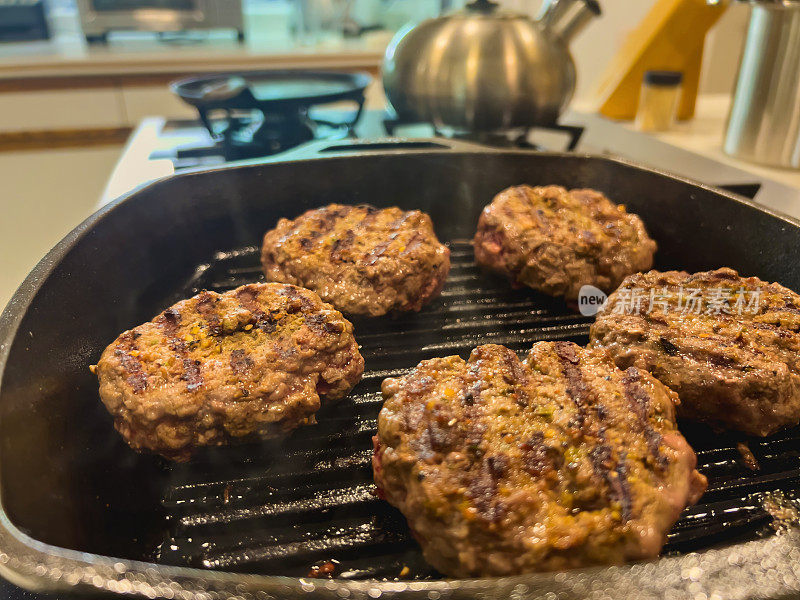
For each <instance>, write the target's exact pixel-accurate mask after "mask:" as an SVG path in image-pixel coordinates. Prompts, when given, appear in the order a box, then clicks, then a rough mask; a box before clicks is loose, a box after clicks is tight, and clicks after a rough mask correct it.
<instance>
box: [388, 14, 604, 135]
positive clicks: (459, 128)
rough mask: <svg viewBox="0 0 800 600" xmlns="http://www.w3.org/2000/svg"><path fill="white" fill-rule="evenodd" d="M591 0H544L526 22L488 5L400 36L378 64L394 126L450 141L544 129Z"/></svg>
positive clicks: (563, 88) (566, 90)
mask: <svg viewBox="0 0 800 600" xmlns="http://www.w3.org/2000/svg"><path fill="white" fill-rule="evenodd" d="M599 14H600V5H599V4H598V2H597V1H596V0H547V1H546V2H545V3H544V5H543V7H542V11H541V12H540V14H539V16H538V17H537V18H536V19H535V20H534V19H531V18H530V17H528V16H526V15H522V14H516V13H511V12H508V11H505V10H503V9H501V8H499V7H498V5H497V4H496V3H494V2H492V1H491V0H474V1H473V2H472V3H471V4H468V5H467V6H466V7H465V8H464V10H462V11H458V12H455V13H453V14H450V15H446V16H443V17H438V18H435V19H428V20H426V21H423V22H421V23H419V24H418V25H415V26H407V27H405V28H403V29H401V30H400V31H399V32H398V33H397V35H396V36H395V37H394V38H393V39H392V41H391V42H390V44H389V46H388V48H387V50H386V55H385V57H384V63H383V84H384V87H385V89H386V95H387V97H388V99H389V101H390V102H391V104H392V106H393V107H394V109H395V111H396V112H397V116H398V118H399V119H400V120H402V121H407V122H426V123H431V124H433V125H434V127H436V128H437V129H438V130H439V131H442V132H452V133H454V134H460V133H470V132H504V131H512V130H517V129H528V128H531V127H536V126H540V125H545V126H546V125H552V124H554V123H555V122H556V120H557V119H558V116H559V115H560V114H561V112H562V111H563V110H564V108H565V107H566V106H567V104H568V103H569V101H570V99H571V98H572V94H573V92H574V90H575V63H574V61H573V60H572V56H571V55H570V52H569V43H570V41H571V40H572V39H573V38H574V37H575V36H576V35H577V34H578V33H580V31H582V30H583V28H584V27H585V26H586V25H587V24H588V23H589V22H590V21H591V20H592V19H593V18H594V17H596V16H598V15H599Z"/></svg>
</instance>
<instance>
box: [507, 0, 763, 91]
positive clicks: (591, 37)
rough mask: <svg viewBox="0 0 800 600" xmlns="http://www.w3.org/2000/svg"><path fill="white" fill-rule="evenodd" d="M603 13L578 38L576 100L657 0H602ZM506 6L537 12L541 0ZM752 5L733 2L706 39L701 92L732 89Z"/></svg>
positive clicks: (522, 0) (509, 2)
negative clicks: (749, 6)
mask: <svg viewBox="0 0 800 600" xmlns="http://www.w3.org/2000/svg"><path fill="white" fill-rule="evenodd" d="M599 1H600V4H601V6H602V9H603V14H602V16H601V17H600V18H598V19H596V20H595V21H594V22H593V23H592V24H591V25H589V26H588V27H587V28H586V30H585V31H584V32H583V33H582V34H581V35H580V37H578V38H576V39H575V41H574V42H573V44H572V54H573V57H574V58H575V63H576V66H577V69H578V85H577V89H576V91H575V97H576V99H577V100H585V99H588V97H589V96H590V94H591V92H592V90H593V89H594V87H595V86H596V84H597V81H598V79H599V77H601V76H602V74H603V71H604V69H605V66H606V64H607V63H608V62H609V61H610V60H611V58H612V57H613V56H614V55H615V54H616V53H617V52H618V51H619V48H620V46H621V45H622V43H623V41H624V40H625V37H626V36H627V35H628V33H630V31H631V30H632V29H634V28H635V27H636V26H637V25H638V23H639V22H640V21H641V20H642V17H644V15H645V14H647V12H648V11H649V10H650V9H651V8H652V7H653V5H654V4H655V0H599ZM502 4H503V6H504V7H506V8H508V9H511V10H516V11H519V12H524V13H528V14H531V15H535V14H536V13H537V12H538V11H539V7H540V6H541V0H534V1H533V2H531V1H530V0H502ZM748 15H749V8H748V7H747V6H746V5H745V4H744V3H738V2H734V3H732V5H731V6H730V7H729V8H728V10H727V11H726V13H725V14H724V15H723V16H722V17H721V18H720V20H719V21H718V22H717V24H716V25H715V26H714V27H713V28H712V30H711V31H710V32H709V35H708V37H707V39H706V53H705V57H704V71H703V78H702V81H701V86H700V93H728V92H730V91H731V90H732V89H733V83H734V79H735V77H736V70H737V68H738V65H739V55H740V54H741V46H742V42H743V38H744V33H745V30H746V25H747V17H748Z"/></svg>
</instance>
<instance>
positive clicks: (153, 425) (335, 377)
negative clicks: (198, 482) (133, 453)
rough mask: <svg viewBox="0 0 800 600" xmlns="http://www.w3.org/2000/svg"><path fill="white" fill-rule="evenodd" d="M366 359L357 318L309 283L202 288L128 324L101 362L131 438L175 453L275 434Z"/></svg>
mask: <svg viewBox="0 0 800 600" xmlns="http://www.w3.org/2000/svg"><path fill="white" fill-rule="evenodd" d="M363 370H364V360H363V358H362V357H361V355H360V354H359V352H358V344H357V343H356V341H355V339H354V337H353V326H352V325H351V324H350V322H349V321H347V320H346V319H345V318H344V317H343V316H342V314H341V313H340V312H339V311H337V310H335V309H334V308H333V307H332V306H330V305H329V304H326V303H324V302H322V301H321V300H320V298H319V297H318V296H317V295H316V294H315V293H314V292H311V291H310V290H305V289H302V288H298V287H295V286H292V285H286V284H278V283H266V284H249V285H245V286H242V287H240V288H237V289H235V290H231V291H229V292H225V293H223V294H218V293H216V292H209V291H203V292H201V293H200V294H198V295H197V296H194V297H193V298H189V299H188V300H184V301H182V302H179V303H177V304H175V305H174V306H171V307H169V308H167V309H166V310H164V311H163V312H162V313H161V314H160V315H158V316H156V317H155V318H154V319H153V320H152V321H150V322H148V323H144V324H142V325H139V326H138V327H135V328H134V329H132V330H130V331H126V332H124V333H122V334H121V335H120V336H119V337H118V338H117V340H116V341H114V342H113V343H112V344H111V345H110V346H108V348H106V350H105V351H104V352H103V354H102V356H101V357H100V360H99V361H98V363H97V368H96V370H95V372H96V375H97V377H98V380H99V383H100V397H101V399H102V401H103V403H104V404H105V406H106V408H107V409H108V411H109V412H110V413H111V415H112V416H113V417H114V424H115V426H116V428H117V430H118V431H119V432H120V433H121V434H122V436H123V437H124V438H125V440H126V441H127V442H128V444H130V445H131V447H133V448H134V449H136V450H148V451H152V452H155V453H158V454H161V455H162V456H165V457H167V458H170V459H174V460H179V461H183V460H187V459H188V458H189V457H190V456H191V455H192V453H193V452H194V451H195V450H196V448H197V447H199V446H209V445H220V444H225V443H229V442H231V441H234V440H243V439H248V438H250V437H255V436H272V435H276V434H279V433H281V432H286V431H289V430H291V429H294V428H296V427H299V426H300V425H303V424H305V423H307V422H308V421H309V419H311V418H312V417H313V415H314V413H315V412H316V411H317V409H319V407H320V403H321V401H332V400H336V399H339V398H341V397H343V396H345V395H346V394H347V393H348V392H349V391H350V389H351V388H352V387H353V386H354V385H355V384H356V383H357V382H358V380H359V379H360V378H361V374H362V372H363Z"/></svg>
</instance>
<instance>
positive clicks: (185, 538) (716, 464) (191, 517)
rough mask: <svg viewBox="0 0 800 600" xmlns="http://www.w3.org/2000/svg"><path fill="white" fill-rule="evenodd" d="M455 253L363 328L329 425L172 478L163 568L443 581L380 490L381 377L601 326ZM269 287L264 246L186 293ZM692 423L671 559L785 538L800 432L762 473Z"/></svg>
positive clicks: (783, 439)
mask: <svg viewBox="0 0 800 600" xmlns="http://www.w3.org/2000/svg"><path fill="white" fill-rule="evenodd" d="M449 246H450V249H451V258H452V270H451V272H450V276H449V277H448V280H447V285H446V287H445V289H444V291H443V293H442V297H441V298H440V299H439V300H438V301H436V302H434V303H433V304H432V305H430V306H428V307H426V308H424V309H423V310H422V312H421V313H419V314H413V315H409V316H404V317H402V318H399V319H391V318H389V317H385V318H376V319H365V318H361V319H354V323H355V327H356V332H355V333H356V338H357V340H358V342H359V344H360V345H361V352H362V354H363V356H364V359H365V361H366V371H365V374H364V379H363V381H362V382H361V383H360V384H359V385H358V387H357V388H356V389H355V390H354V391H353V393H352V394H351V395H350V396H349V397H348V398H346V399H345V400H343V401H342V402H340V403H338V404H336V405H335V406H332V407H330V408H328V409H323V412H321V413H320V414H319V417H318V421H319V424H318V425H317V426H315V427H309V428H306V429H301V430H299V431H296V432H295V433H294V434H293V435H292V436H291V437H290V438H289V439H288V440H285V441H284V442H283V443H276V444H270V445H268V446H264V447H256V448H254V447H241V448H234V449H225V450H222V451H220V452H217V451H212V452H206V453H205V454H204V455H202V456H200V457H199V459H198V460H199V462H195V464H191V465H180V466H173V467H172V468H170V469H169V471H170V482H169V484H168V485H167V487H166V491H165V494H164V497H163V499H162V505H163V507H164V509H165V513H166V515H167V522H168V523H169V530H168V533H167V536H166V539H165V540H164V542H163V544H162V545H161V546H160V548H159V552H158V560H159V561H161V562H164V563H167V564H180V565H185V566H193V567H201V568H213V569H225V570H234V571H242V572H257V573H268V574H274V575H281V574H283V575H294V576H299V577H303V576H307V575H308V574H309V573H310V572H311V571H312V568H313V567H314V566H318V565H319V564H320V563H328V562H331V563H332V564H333V565H334V567H335V571H334V574H335V575H336V576H339V577H345V578H351V579H368V578H379V579H395V578H398V577H400V574H401V573H403V575H402V577H403V578H405V579H429V578H437V577H439V575H438V574H437V573H436V572H435V571H433V570H432V569H431V568H430V567H428V566H426V564H425V561H424V560H423V558H422V555H421V552H420V550H419V547H418V546H417V544H416V542H415V541H414V540H413V538H412V537H411V535H410V533H409V531H408V529H407V527H406V524H405V521H404V519H403V517H402V515H401V514H400V513H399V512H398V511H396V510H395V509H393V508H392V507H390V506H389V505H388V504H387V503H386V502H384V501H382V500H379V499H378V498H376V497H375V495H374V494H373V490H374V485H373V483H372V468H371V456H372V452H371V437H372V435H373V434H374V433H375V429H376V419H377V414H378V411H379V410H380V407H381V405H382V399H381V394H380V384H381V381H382V380H383V379H384V378H385V377H389V376H397V375H400V374H403V373H405V372H407V370H408V367H409V366H413V365H416V364H417V363H418V362H419V361H420V360H423V359H427V358H433V357H435V356H445V355H449V354H460V355H461V356H463V357H464V358H466V357H467V356H468V355H469V352H470V350H471V349H472V348H474V347H475V346H477V345H479V344H484V343H499V344H503V345H505V346H508V347H510V348H513V349H514V350H518V351H523V352H524V351H525V350H527V349H528V348H530V346H531V344H532V343H534V342H536V341H540V340H570V341H574V342H577V343H580V344H583V343H586V342H588V331H589V325H590V324H591V320H592V319H591V318H587V317H583V316H581V315H580V314H579V313H577V312H574V311H571V310H570V309H568V308H567V307H566V306H565V305H564V304H563V302H562V301H560V300H555V299H552V298H548V297H546V296H544V295H542V294H538V293H536V292H533V291H530V290H528V291H526V290H520V291H514V290H511V288H510V287H509V285H508V282H507V281H505V280H501V279H499V278H496V277H494V276H491V275H488V274H484V273H482V272H481V271H480V270H479V269H478V267H477V266H476V265H475V263H474V260H473V252H472V247H471V244H470V243H469V241H467V240H454V241H452V242H450V243H449ZM257 280H263V276H262V275H261V268H260V263H259V249H258V248H257V247H247V248H243V249H241V250H239V251H235V252H228V253H219V254H218V255H217V256H216V257H215V259H214V261H213V262H212V263H211V264H209V265H203V266H201V267H200V268H199V269H198V271H197V274H196V277H194V278H193V279H192V280H190V281H189V283H188V284H187V286H186V287H185V289H183V290H181V292H180V297H184V296H191V295H194V294H196V293H198V292H199V291H201V290H203V289H213V290H215V291H219V292H222V291H226V290H229V289H232V288H234V287H236V286H239V285H242V284H244V283H248V282H252V281H257ZM683 425H684V427H683V429H684V430H685V431H687V434H688V436H689V441H690V443H691V444H692V446H693V447H694V448H695V449H697V450H698V462H699V468H700V470H701V471H702V472H703V473H704V474H705V475H706V476H708V478H709V487H708V491H707V492H706V494H705V496H704V497H703V499H702V501H701V503H700V504H699V505H697V506H694V507H691V508H689V509H687V510H686V511H684V514H683V516H682V518H681V520H680V521H679V522H678V523H677V524H676V525H675V526H674V528H673V530H672V532H671V533H670V534H669V542H668V545H667V546H666V547H665V549H664V552H666V553H679V552H686V551H690V550H696V549H700V548H703V547H704V546H711V545H714V544H718V543H721V542H725V541H731V540H737V541H738V540H744V539H752V538H754V537H756V536H759V535H763V534H764V533H774V530H773V529H772V527H771V524H772V517H771V516H770V514H769V512H768V511H767V510H765V508H764V501H765V500H767V501H768V502H769V501H770V500H772V501H774V500H775V499H774V498H773V497H772V496H771V495H770V494H769V492H771V491H776V490H783V494H784V495H783V497H782V498H781V500H782V501H787V500H788V497H792V498H793V497H794V492H795V490H796V489H797V488H798V483H800V479H799V478H800V444H798V435H800V432H799V431H791V432H787V433H784V434H781V435H778V436H774V437H772V438H769V439H768V440H766V441H764V440H759V441H755V440H752V441H750V442H749V447H750V448H751V449H752V452H753V453H754V456H755V457H756V460H757V461H758V463H759V467H760V468H759V469H758V470H753V468H752V466H750V467H748V466H747V464H746V463H745V460H744V458H743V456H742V454H741V452H740V451H739V450H738V449H737V447H736V444H737V442H739V441H745V440H744V438H737V437H736V436H723V437H721V436H719V435H718V434H714V433H713V432H712V431H710V430H708V429H706V428H704V427H699V426H697V427H693V428H692V427H690V428H689V429H688V430H687V429H686V427H685V426H686V425H688V424H683ZM709 442H712V443H709ZM220 453H227V454H229V455H230V454H231V453H233V454H235V455H236V457H237V459H238V461H241V462H240V464H239V465H237V466H235V467H234V468H233V470H234V474H233V476H231V473H230V470H231V465H230V464H228V463H227V462H222V461H220V462H222V464H221V465H220V467H219V468H217V467H215V464H214V463H215V461H217V460H218V456H217V455H219V454H220ZM765 492H767V495H765ZM404 568H405V570H404Z"/></svg>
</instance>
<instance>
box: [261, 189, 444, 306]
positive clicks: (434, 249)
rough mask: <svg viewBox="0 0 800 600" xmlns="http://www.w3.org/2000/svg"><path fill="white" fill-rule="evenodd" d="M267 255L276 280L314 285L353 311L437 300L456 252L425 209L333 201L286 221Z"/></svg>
mask: <svg viewBox="0 0 800 600" xmlns="http://www.w3.org/2000/svg"><path fill="white" fill-rule="evenodd" d="M261 261H262V263H263V265H264V272H265V274H266V277H267V279H268V280H269V281H282V282H285V283H293V284H296V285H301V286H303V287H307V288H309V289H312V290H314V291H315V292H317V293H318V294H319V295H320V296H321V297H322V299H323V300H325V301H326V302H330V303H331V304H333V305H334V306H335V307H336V308H338V309H339V310H342V311H344V312H346V313H351V314H364V315H371V316H379V315H383V314H386V313H388V312H401V311H412V310H415V311H416V310H420V308H422V306H423V305H425V304H427V303H428V302H430V301H431V300H433V299H434V298H436V297H437V296H438V295H439V293H440V292H441V291H442V287H443V286H444V282H445V279H446V278H447V273H448V272H449V270H450V251H449V250H448V249H447V247H446V246H444V245H443V244H440V243H439V240H438V239H437V238H436V234H435V233H434V231H433V224H432V222H431V218H430V217H429V216H428V215H426V214H425V213H423V212H420V211H418V210H412V211H407V212H405V211H402V210H400V209H399V208H386V209H383V210H378V209H377V208H374V207H372V206H343V205H340V204H331V205H329V206H326V207H323V208H318V209H316V210H310V211H308V212H306V213H304V214H303V215H301V216H300V217H298V218H296V219H294V220H292V221H290V220H289V219H281V220H280V221H278V225H277V227H275V229H273V230H271V231H269V232H267V234H266V235H265V236H264V246H263V249H262V253H261Z"/></svg>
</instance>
